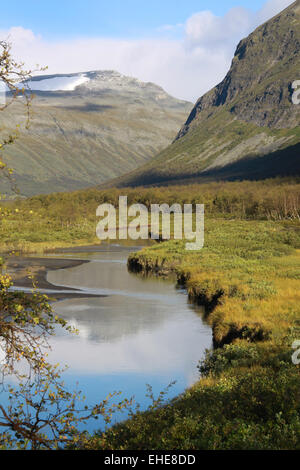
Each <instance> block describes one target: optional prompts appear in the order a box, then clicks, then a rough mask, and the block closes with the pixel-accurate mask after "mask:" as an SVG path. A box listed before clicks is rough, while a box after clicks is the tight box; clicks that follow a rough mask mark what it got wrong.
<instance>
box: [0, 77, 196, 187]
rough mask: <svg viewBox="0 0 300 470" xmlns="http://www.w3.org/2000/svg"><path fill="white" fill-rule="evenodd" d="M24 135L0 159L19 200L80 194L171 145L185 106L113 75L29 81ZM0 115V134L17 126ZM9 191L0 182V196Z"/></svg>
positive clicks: (16, 115) (10, 113)
mask: <svg viewBox="0 0 300 470" xmlns="http://www.w3.org/2000/svg"><path fill="white" fill-rule="evenodd" d="M30 87H31V89H32V91H33V92H34V93H35V95H36V96H35V99H34V101H33V104H32V109H33V117H32V123H31V126H30V128H29V130H28V131H25V130H23V131H22V133H21V136H20V138H19V140H18V141H17V142H16V143H15V144H14V145H12V146H11V147H8V148H7V149H6V150H5V152H4V160H5V161H6V162H7V164H8V165H9V166H11V167H12V168H14V169H15V178H16V182H17V185H18V187H19V189H20V192H21V194H24V195H31V194H34V193H45V192H53V191H64V190H73V189H79V188H84V187H87V186H92V185H95V184H99V183H101V182H103V181H105V180H107V179H110V178H113V177H116V176H119V175H121V174H124V173H126V172H128V171H130V170H132V169H135V168H137V167H138V166H140V165H142V164H143V163H145V162H146V161H148V160H149V159H150V158H151V157H153V156H154V155H155V154H157V152H159V151H160V150H161V149H163V148H164V147H166V145H168V144H169V143H170V142H172V140H174V138H175V136H176V133H177V132H178V127H179V126H180V125H181V123H182V122H183V120H184V119H186V117H187V116H188V114H189V112H190V110H191V109H192V104H191V103H187V102H184V101H180V100H177V99H175V98H173V97H171V96H169V95H168V94H167V93H165V91H164V90H163V89H162V88H160V87H158V86H156V85H154V84H152V83H143V82H140V81H139V80H137V79H134V78H130V77H125V76H123V75H121V74H119V73H117V72H112V71H104V72H101V71H96V72H88V73H80V74H69V75H50V76H49V75H48V76H46V75H45V76H39V77H35V78H34V79H33V80H32V81H31V83H30ZM23 113H24V109H23V107H22V106H21V104H20V103H16V104H14V106H13V107H9V108H8V109H7V110H6V111H5V112H2V113H0V128H1V132H2V133H3V132H4V133H5V131H7V130H8V129H10V128H12V126H13V125H15V124H17V123H18V122H20V121H22V117H23ZM9 191H10V187H9V185H8V184H7V183H6V182H5V181H0V192H1V193H3V192H9Z"/></svg>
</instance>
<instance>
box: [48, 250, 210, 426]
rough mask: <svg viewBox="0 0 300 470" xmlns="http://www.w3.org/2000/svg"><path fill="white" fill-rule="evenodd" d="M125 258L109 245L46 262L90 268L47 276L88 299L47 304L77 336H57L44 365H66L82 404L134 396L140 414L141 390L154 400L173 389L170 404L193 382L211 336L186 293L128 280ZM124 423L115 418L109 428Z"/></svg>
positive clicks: (167, 284)
mask: <svg viewBox="0 0 300 470" xmlns="http://www.w3.org/2000/svg"><path fill="white" fill-rule="evenodd" d="M101 250H102V249H101ZM130 251H132V248H126V247H121V246H116V245H110V246H107V247H103V251H95V252H90V251H87V252H80V253H78V252H77V253H69V252H67V253H59V254H53V255H50V256H53V257H56V258H69V259H82V260H88V261H89V263H84V264H81V265H78V266H76V267H72V268H67V269H60V270H56V271H49V272H48V274H47V280H48V281H49V282H50V283H51V284H54V285H56V286H64V287H72V288H75V289H80V290H81V291H83V292H85V293H87V297H86V298H68V299H64V300H61V301H58V302H55V303H54V304H53V308H54V310H55V312H56V313H57V314H59V315H60V316H62V317H63V318H64V319H66V320H67V321H68V322H69V323H70V324H72V325H73V326H74V327H76V328H77V329H78V331H79V334H78V335H74V334H72V335H71V334H69V333H65V332H64V331H63V330H61V329H58V330H57V332H56V335H55V337H53V338H52V339H51V341H50V343H51V347H52V351H51V353H50V355H49V359H50V361H51V362H54V363H58V362H59V363H60V364H61V365H62V366H64V365H68V367H69V368H68V370H67V371H66V372H65V373H64V380H65V383H66V385H67V386H68V387H70V388H74V387H76V384H77V383H78V386H77V388H79V389H80V390H82V391H83V394H84V395H85V396H86V401H87V403H92V404H95V403H96V402H99V401H101V400H102V399H104V398H105V397H106V396H107V395H108V394H109V393H110V392H113V391H122V397H123V398H125V397H127V398H129V397H132V396H134V397H135V401H136V402H137V403H139V404H140V405H141V408H142V409H145V408H147V406H148V405H149V404H150V401H149V399H148V398H146V396H145V395H146V384H149V385H151V386H152V388H153V391H154V394H155V395H156V396H157V395H158V394H159V392H161V391H162V390H163V389H165V388H166V387H167V386H168V384H169V383H170V382H173V381H176V384H175V385H173V386H172V388H171V389H170V391H169V393H168V397H169V398H172V397H174V396H176V395H178V394H180V393H181V392H183V391H184V390H185V389H186V388H187V387H188V386H190V385H192V384H193V383H194V382H195V381H196V380H197V378H198V376H199V373H198V370H197V364H198V362H199V360H200V359H201V358H202V357H203V356H204V352H205V349H206V348H210V347H211V346H212V333H211V328H210V327H209V326H208V325H207V324H205V322H204V321H203V319H202V310H201V309H200V308H199V307H195V306H193V305H190V304H189V302H188V298H187V295H186V292H185V290H183V289H178V288H176V286H175V282H174V281H171V280H161V279H156V278H146V279H145V278H142V277H141V276H138V275H135V274H132V273H129V272H128V270H127V258H128V255H129V252H130ZM89 294H94V295H95V294H99V295H101V296H99V297H95V296H93V297H92V296H91V297H89ZM125 417H126V414H125V415H124V414H123V415H120V414H119V415H116V416H115V418H114V420H120V419H123V418H125ZM96 428H99V423H98V422H94V421H93V422H91V423H89V425H88V429H89V430H90V431H91V430H93V429H96Z"/></svg>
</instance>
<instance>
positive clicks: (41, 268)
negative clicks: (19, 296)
mask: <svg viewBox="0 0 300 470" xmlns="http://www.w3.org/2000/svg"><path fill="white" fill-rule="evenodd" d="M85 263H89V261H88V260H73V259H62V258H42V257H39V258H35V257H19V256H10V257H9V258H8V259H7V260H6V263H5V265H6V272H7V274H9V275H11V276H12V278H13V282H14V287H19V288H20V290H22V287H23V288H26V289H28V288H32V282H33V281H32V279H30V278H29V276H33V277H34V282H35V283H36V286H37V288H39V289H47V290H54V291H55V292H54V293H53V294H51V293H49V294H48V293H47V295H49V296H50V297H51V298H53V299H55V300H62V299H67V298H86V297H105V296H103V295H95V294H88V293H85V292H82V294H81V293H80V292H78V290H79V289H72V288H71V287H64V286H56V285H54V284H51V283H50V282H48V281H47V273H48V271H56V270H58V269H66V268H74V267H76V266H80V265H81V264H85ZM57 291H63V292H61V293H59V292H57Z"/></svg>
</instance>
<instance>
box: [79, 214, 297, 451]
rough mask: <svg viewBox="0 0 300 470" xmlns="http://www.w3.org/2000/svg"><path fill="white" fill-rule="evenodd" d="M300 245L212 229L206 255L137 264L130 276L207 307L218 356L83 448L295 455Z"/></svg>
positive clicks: (292, 238) (251, 228)
mask: <svg viewBox="0 0 300 470" xmlns="http://www.w3.org/2000/svg"><path fill="white" fill-rule="evenodd" d="M299 241H300V240H299V225H298V224H294V225H293V224H285V223H281V222H277V223H271V222H261V221H219V223H216V222H215V221H214V222H212V221H208V223H207V225H206V241H205V248H204V249H203V250H201V252H189V253H187V252H186V251H185V249H184V243H183V242H180V241H170V242H166V243H163V244H160V245H157V246H154V247H152V248H147V249H144V250H142V251H140V252H138V253H134V254H131V255H130V256H129V259H128V267H129V269H130V270H131V271H134V272H139V273H141V274H142V275H143V276H148V275H149V274H151V275H152V274H155V275H156V276H159V277H160V276H163V277H168V276H169V275H170V274H175V275H176V277H177V281H178V283H179V284H181V285H184V286H185V287H186V289H187V291H188V295H189V298H190V301H191V302H195V303H199V304H202V305H205V306H206V313H205V317H206V320H207V321H208V323H209V324H210V325H211V327H212V329H213V336H214V346H215V348H214V349H213V350H210V351H208V352H207V354H206V357H205V359H204V360H201V362H200V363H199V380H198V381H197V382H196V384H195V385H193V386H192V387H190V388H188V389H187V390H186V391H185V392H184V393H183V394H182V395H180V396H178V397H177V398H176V399H174V400H172V401H171V402H169V403H168V402H166V403H164V402H163V400H158V401H154V403H153V406H152V407H151V408H150V409H149V410H148V411H147V412H145V413H138V414H137V415H133V417H132V418H131V419H130V420H128V421H127V422H126V423H120V424H118V425H116V426H115V427H114V428H113V429H112V430H108V431H107V432H104V433H101V432H99V433H97V434H95V435H94V436H91V437H90V438H87V439H86V441H85V442H82V443H81V447H82V448H85V449H94V450H96V449H110V450H117V449H124V450H125V449H126V450H127V449H137V450H139V449H140V450H149V449H156V450H159V449H164V450H172V449H177V450H188V449H189V450H191V449H196V450H199V449H210V450H212V449H213V450H216V449H231V450H234V449H236V450H240V449H248V450H249V449H253V450H254V449H256V450H258V449H260V450H262V449H269V450H270V449H299V448H300V396H299V389H300V374H299V365H296V364H294V363H293V360H292V355H293V352H294V350H293V348H292V345H293V342H294V341H295V340H297V339H299V338H300V321H299V319H300V307H299V306H300V263H299V261H300V250H299V248H300V245H299ZM199 359H200V358H199Z"/></svg>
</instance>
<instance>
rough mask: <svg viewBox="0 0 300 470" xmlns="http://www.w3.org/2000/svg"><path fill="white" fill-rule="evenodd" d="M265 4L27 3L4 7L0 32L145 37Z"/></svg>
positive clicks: (165, 0)
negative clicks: (197, 18) (200, 17)
mask: <svg viewBox="0 0 300 470" xmlns="http://www.w3.org/2000/svg"><path fill="white" fill-rule="evenodd" d="M263 4H264V0H185V1H178V0H151V1H147V0H85V1H82V0H51V1H47V0H46V1H44V0H27V1H26V2H24V1H18V0H15V1H12V2H4V4H3V3H2V5H1V18H0V29H8V28H10V27H11V26H22V27H24V28H27V29H31V30H34V31H35V33H36V34H42V35H43V37H45V38H47V39H50V38H66V37H75V36H78V35H79V36H99V35H100V36H106V37H107V36H109V37H119V38H120V37H141V36H149V35H155V34H157V29H158V28H159V27H160V26H162V25H166V24H172V25H176V24H178V23H184V22H185V21H186V20H187V19H188V18H189V17H190V16H191V15H192V14H194V13H196V12H199V11H201V10H211V11H212V12H213V13H214V14H216V15H219V16H221V15H224V13H225V12H226V11H228V10H229V9H230V8H232V7H236V6H243V7H245V8H249V9H251V10H253V11H255V10H258V9H259V8H260V7H261V6H262V5H263Z"/></svg>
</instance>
